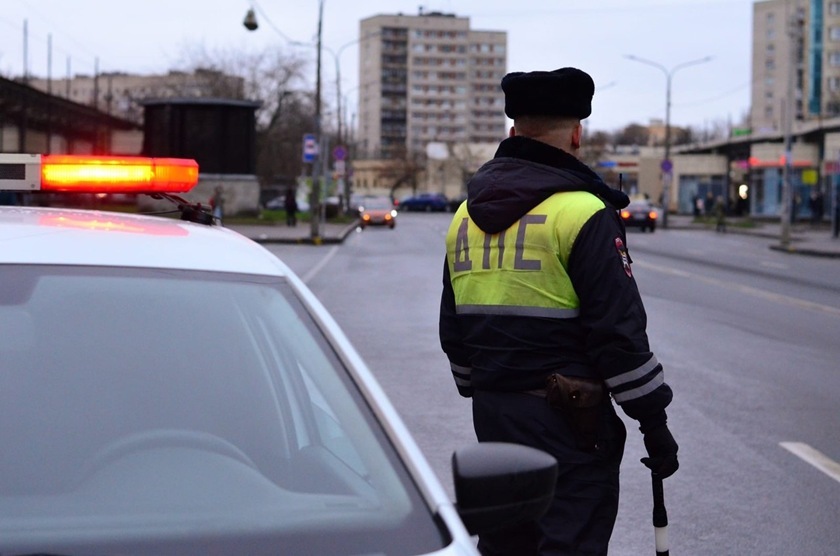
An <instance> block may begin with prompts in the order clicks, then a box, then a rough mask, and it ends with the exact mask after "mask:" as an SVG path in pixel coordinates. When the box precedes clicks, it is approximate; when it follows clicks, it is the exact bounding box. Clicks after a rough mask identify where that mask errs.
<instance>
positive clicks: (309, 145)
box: [303, 133, 318, 164]
mask: <svg viewBox="0 0 840 556" xmlns="http://www.w3.org/2000/svg"><path fill="white" fill-rule="evenodd" d="M316 158H318V140H317V139H316V138H315V134H313V133H307V134H305V135H304V136H303V161H304V162H305V163H307V164H309V163H311V162H315V159H316Z"/></svg>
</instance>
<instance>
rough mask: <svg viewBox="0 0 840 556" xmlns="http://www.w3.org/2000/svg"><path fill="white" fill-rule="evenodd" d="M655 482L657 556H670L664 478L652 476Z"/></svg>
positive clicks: (654, 529)
mask: <svg viewBox="0 0 840 556" xmlns="http://www.w3.org/2000/svg"><path fill="white" fill-rule="evenodd" d="M651 479H652V481H653V532H654V535H655V539H656V556H669V552H668V551H669V549H670V547H669V546H668V512H667V511H666V510H665V493H664V492H663V489H662V478H661V477H658V476H656V474H652V475H651Z"/></svg>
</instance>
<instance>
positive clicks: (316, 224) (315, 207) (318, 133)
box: [309, 0, 327, 243]
mask: <svg viewBox="0 0 840 556" xmlns="http://www.w3.org/2000/svg"><path fill="white" fill-rule="evenodd" d="M323 20H324V0H320V1H319V2H318V41H317V49H318V53H317V55H316V60H317V61H316V64H315V65H316V70H315V71H316V72H317V73H316V77H315V137H316V138H317V141H318V147H319V148H318V158H317V159H316V160H315V162H314V163H313V164H312V188H311V191H310V195H309V212H310V215H311V219H310V228H309V235H310V237H311V239H312V241H313V243H321V231H320V220H321V177H322V175H323V171H322V170H323V167H324V164H323V161H324V157H326V156H327V153H325V152H324V149H323V147H324V140H323V137H322V135H323V134H322V129H321V29H322V23H323Z"/></svg>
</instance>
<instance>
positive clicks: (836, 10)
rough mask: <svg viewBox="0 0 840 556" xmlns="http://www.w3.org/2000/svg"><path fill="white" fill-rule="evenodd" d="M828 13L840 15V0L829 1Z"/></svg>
mask: <svg viewBox="0 0 840 556" xmlns="http://www.w3.org/2000/svg"><path fill="white" fill-rule="evenodd" d="M828 14H829V15H840V2H829V3H828Z"/></svg>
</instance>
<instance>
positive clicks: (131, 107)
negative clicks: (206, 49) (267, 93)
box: [29, 69, 244, 123]
mask: <svg viewBox="0 0 840 556" xmlns="http://www.w3.org/2000/svg"><path fill="white" fill-rule="evenodd" d="M29 85H31V86H32V87H35V88H36V89H40V90H41V91H45V92H49V93H51V94H53V95H56V96H59V97H63V98H66V99H68V100H72V101H73V102H77V103H79V104H84V105H86V106H92V107H95V108H97V109H99V110H101V111H103V112H105V113H107V114H110V115H114V116H118V117H120V118H125V119H128V120H131V121H133V122H138V123H140V122H142V120H143V105H142V103H143V101H144V100H147V99H152V98H154V99H161V98H173V97H188V98H211V97H216V98H233V99H241V98H244V97H243V95H244V80H243V79H242V78H241V77H234V76H230V75H226V74H224V73H221V72H218V71H215V70H205V69H199V70H196V71H194V72H184V71H170V72H168V73H166V74H162V75H137V74H129V73H123V72H113V73H102V74H99V75H95V76H90V75H77V76H75V77H70V78H65V79H51V80H47V79H32V80H30V81H29Z"/></svg>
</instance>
